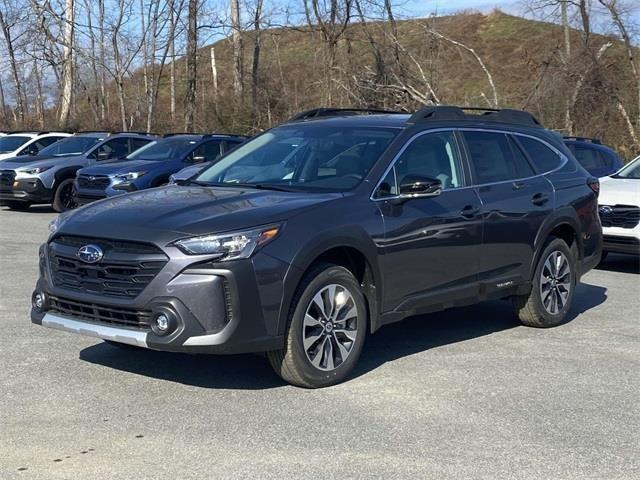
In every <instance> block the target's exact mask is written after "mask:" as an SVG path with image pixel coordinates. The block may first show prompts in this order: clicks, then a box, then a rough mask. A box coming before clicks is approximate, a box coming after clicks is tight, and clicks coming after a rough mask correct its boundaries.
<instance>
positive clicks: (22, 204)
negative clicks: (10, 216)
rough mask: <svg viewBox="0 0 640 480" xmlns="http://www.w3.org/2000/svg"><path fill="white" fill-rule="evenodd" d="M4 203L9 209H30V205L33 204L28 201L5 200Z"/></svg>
mask: <svg viewBox="0 0 640 480" xmlns="http://www.w3.org/2000/svg"><path fill="white" fill-rule="evenodd" d="M3 205H5V206H6V207H7V208H9V210H18V211H24V210H28V209H29V207H30V206H31V204H30V203H28V202H12V201H9V202H4V203H3Z"/></svg>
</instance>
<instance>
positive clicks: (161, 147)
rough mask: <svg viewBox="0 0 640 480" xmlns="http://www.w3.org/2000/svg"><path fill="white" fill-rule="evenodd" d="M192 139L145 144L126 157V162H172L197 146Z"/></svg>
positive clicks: (196, 141) (171, 139)
mask: <svg viewBox="0 0 640 480" xmlns="http://www.w3.org/2000/svg"><path fill="white" fill-rule="evenodd" d="M198 141H199V140H196V139H194V138H164V139H162V140H156V141H154V142H150V143H148V144H146V145H145V146H144V147H142V148H139V149H138V150H136V151H135V152H133V153H132V154H131V155H129V156H128V157H127V160H150V161H161V160H172V159H175V158H182V157H183V156H184V155H186V154H187V153H189V151H190V150H191V149H192V148H193V147H195V146H196V145H197V144H198Z"/></svg>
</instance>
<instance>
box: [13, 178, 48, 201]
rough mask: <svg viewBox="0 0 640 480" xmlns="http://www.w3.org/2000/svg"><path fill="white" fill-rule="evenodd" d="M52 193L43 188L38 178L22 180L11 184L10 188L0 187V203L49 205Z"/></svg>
mask: <svg viewBox="0 0 640 480" xmlns="http://www.w3.org/2000/svg"><path fill="white" fill-rule="evenodd" d="M51 197H52V191H51V190H50V189H48V188H46V187H45V186H44V184H43V183H42V181H41V180H40V179H39V178H35V177H34V178H24V179H18V180H15V181H14V182H13V184H12V185H11V186H7V185H4V184H3V185H2V187H0V203H2V202H3V201H11V202H24V203H50V202H51Z"/></svg>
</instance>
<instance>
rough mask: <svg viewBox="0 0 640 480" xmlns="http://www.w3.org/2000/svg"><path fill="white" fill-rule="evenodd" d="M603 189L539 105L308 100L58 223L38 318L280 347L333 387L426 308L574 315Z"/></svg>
mask: <svg viewBox="0 0 640 480" xmlns="http://www.w3.org/2000/svg"><path fill="white" fill-rule="evenodd" d="M598 187H599V184H598V180H597V179H595V178H593V177H592V176H591V175H589V174H588V173H587V172H586V171H585V170H584V169H583V168H582V167H581V166H580V165H579V164H578V163H577V162H576V161H575V159H574V158H573V156H572V155H571V153H570V152H569V151H568V150H567V148H566V146H565V145H564V144H563V143H562V139H561V138H560V137H559V136H558V135H557V134H554V133H552V132H550V131H548V130H545V129H544V128H542V127H541V126H540V124H539V123H538V122H537V121H536V119H535V118H534V117H532V116H531V115H530V114H528V113H526V112H521V111H515V110H496V111H487V112H485V114H482V115H479V114H477V113H465V111H463V110H462V109H460V108H457V107H426V108H424V109H422V110H420V111H418V112H416V113H414V114H413V115H408V114H397V113H387V114H385V113H379V112H377V111H374V112H373V113H371V114H370V112H367V111H364V112H363V111H356V110H331V109H319V110H315V111H311V112H305V113H304V114H301V115H299V116H297V117H295V118H294V119H292V120H291V121H289V122H287V123H285V124H283V125H280V126H279V127H276V128H273V129H271V130H269V131H267V132H265V133H263V134H261V135H259V136H257V137H255V138H253V139H252V140H250V141H248V142H247V143H245V144H243V145H242V146H240V147H239V148H237V149H236V150H234V151H233V152H231V153H229V154H228V155H226V156H225V157H224V158H222V159H221V160H220V161H219V162H217V163H216V164H215V165H213V166H212V167H210V168H208V169H207V170H205V171H204V172H202V173H201V174H199V175H198V176H197V177H195V178H194V179H192V180H191V183H190V184H189V185H170V186H166V187H162V188H155V189H151V190H146V191H141V192H134V193H131V194H129V195H124V196H120V197H114V198H112V199H110V200H109V201H103V202H98V203H95V204H90V205H87V206H85V207H83V208H81V209H78V210H76V211H74V212H69V213H68V214H64V215H61V216H60V217H58V218H57V219H56V220H55V221H54V222H53V223H52V225H51V235H50V238H49V239H48V241H47V243H46V244H45V245H43V246H42V247H41V249H40V278H39V280H38V283H37V285H36V288H35V291H34V293H33V297H32V311H31V315H32V316H31V318H32V321H33V322H34V323H36V324H41V325H43V326H46V327H50V328H56V329H59V330H64V331H68V332H75V333H81V334H86V335H91V336H94V337H98V338H102V339H104V340H106V341H108V342H109V343H111V344H113V345H119V346H122V345H134V346H137V347H144V348H150V349H154V350H165V351H173V352H190V353H196V352H203V353H238V352H267V357H268V359H269V361H270V363H271V365H272V366H273V368H274V369H275V370H276V372H277V373H278V374H279V375H281V376H282V378H284V379H285V380H286V381H288V382H290V383H292V384H295V385H300V386H304V387H323V386H327V385H332V384H335V383H338V382H340V381H342V380H344V379H345V378H346V377H347V376H348V375H349V373H350V372H351V371H352V369H353V367H354V366H355V364H356V362H357V361H358V358H359V356H360V353H361V351H362V348H363V346H364V343H365V338H366V336H367V334H369V333H373V332H375V331H376V330H378V329H379V328H380V327H382V326H383V325H386V324H389V323H392V322H397V321H399V320H402V319H404V318H406V317H409V316H412V315H416V314H422V313H426V312H434V311H438V310H442V309H446V308H450V307H455V306H458V305H467V304H472V303H476V302H480V301H483V300H487V299H492V298H504V297H510V298H512V299H513V304H514V306H515V309H516V311H517V312H518V315H519V317H520V319H521V321H522V322H523V323H524V324H525V325H530V326H534V327H551V326H554V325H558V324H559V323H561V322H563V321H564V320H565V319H566V318H567V314H568V312H569V309H570V308H571V303H572V299H573V296H574V292H575V289H576V283H577V282H578V281H579V280H580V277H581V276H582V275H583V274H584V273H585V272H586V271H588V270H589V269H590V268H592V267H593V266H594V265H596V264H597V263H598V262H599V260H600V255H601V249H602V229H601V226H600V220H599V218H598V205H597V196H598V195H597V192H598ZM478 321H479V322H481V321H483V319H482V318H478Z"/></svg>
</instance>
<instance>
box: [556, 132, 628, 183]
mask: <svg viewBox="0 0 640 480" xmlns="http://www.w3.org/2000/svg"><path fill="white" fill-rule="evenodd" d="M564 143H565V145H566V146H567V147H569V150H571V152H572V153H573V155H574V156H575V157H576V160H578V162H579V163H580V165H582V167H583V168H584V169H585V170H586V171H587V172H589V173H590V174H591V175H593V176H594V177H597V178H601V177H606V176H609V175H612V174H614V173H616V172H617V171H618V170H620V169H621V168H622V167H623V166H624V164H623V163H622V160H620V157H618V155H617V154H616V152H615V151H614V150H613V149H611V148H609V147H607V146H605V145H602V143H601V142H600V140H597V139H595V138H585V137H564Z"/></svg>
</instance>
